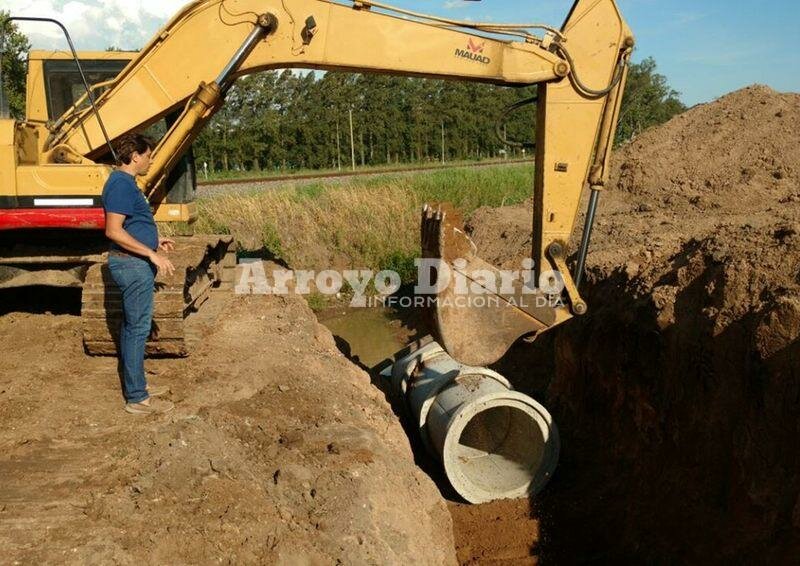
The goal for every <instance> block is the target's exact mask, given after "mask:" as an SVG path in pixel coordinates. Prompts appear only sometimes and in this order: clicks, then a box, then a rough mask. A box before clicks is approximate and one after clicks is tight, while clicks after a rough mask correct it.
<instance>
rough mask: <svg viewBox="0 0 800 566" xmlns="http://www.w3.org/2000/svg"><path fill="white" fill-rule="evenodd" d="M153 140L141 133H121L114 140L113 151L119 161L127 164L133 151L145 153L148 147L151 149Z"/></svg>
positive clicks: (153, 143) (153, 144)
mask: <svg viewBox="0 0 800 566" xmlns="http://www.w3.org/2000/svg"><path fill="white" fill-rule="evenodd" d="M155 146H156V144H155V142H154V141H153V140H152V139H151V138H148V137H147V136H143V135H142V134H133V133H131V134H123V135H122V136H120V137H119V138H117V140H116V141H115V142H114V151H116V152H117V157H118V158H119V160H120V162H122V163H124V164H125V165H128V164H129V163H130V162H131V157H132V156H133V153H134V152H136V153H140V154H141V153H145V152H146V151H147V150H148V149H153V148H154V147H155Z"/></svg>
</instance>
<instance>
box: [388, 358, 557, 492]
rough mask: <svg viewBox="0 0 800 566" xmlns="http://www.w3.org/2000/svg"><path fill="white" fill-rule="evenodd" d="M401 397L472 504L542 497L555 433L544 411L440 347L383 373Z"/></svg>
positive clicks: (554, 449)
mask: <svg viewBox="0 0 800 566" xmlns="http://www.w3.org/2000/svg"><path fill="white" fill-rule="evenodd" d="M384 376H385V377H387V378H388V377H391V387H392V389H393V391H394V393H395V394H398V395H402V396H403V397H404V398H405V401H406V406H407V408H408V410H409V411H410V413H411V414H412V416H413V421H414V423H415V424H416V426H417V427H418V429H419V434H420V436H421V437H422V440H423V442H424V443H425V445H426V447H427V448H428V450H429V451H430V452H431V453H432V454H433V455H434V456H435V457H436V458H438V459H439V460H440V461H441V462H442V464H443V466H444V470H445V473H446V474H447V477H448V479H449V480H450V483H451V485H452V486H453V488H454V489H455V490H456V491H457V492H458V493H459V495H461V496H462V497H463V498H464V499H466V500H467V501H469V502H470V503H483V502H486V501H492V500H495V499H507V498H516V497H523V496H526V495H529V494H532V493H537V492H539V491H540V490H541V489H542V488H543V487H544V486H545V484H546V483H547V481H548V480H549V479H550V476H551V475H552V473H553V470H554V469H555V467H556V463H557V462H558V451H559V439H558V429H557V428H556V425H555V423H554V422H553V419H552V417H551V416H550V414H549V413H548V412H547V410H546V409H545V408H544V407H542V406H541V405H540V404H539V403H537V402H536V401H534V400H533V399H531V398H530V397H528V396H527V395H523V394H522V393H519V392H517V391H513V388H512V387H511V384H510V383H509V382H508V380H506V379H505V378H504V377H503V376H501V375H500V374H498V373H497V372H495V371H492V370H490V369H488V368H481V367H470V366H465V365H463V364H460V363H458V362H457V361H455V360H454V359H453V358H451V357H450V356H449V355H447V353H446V352H445V351H444V350H443V349H442V347H441V346H439V344H436V343H435V342H434V343H430V344H428V345H426V346H424V347H422V348H420V349H419V350H417V351H416V352H413V353H412V354H409V355H407V356H405V357H404V358H402V359H400V360H399V361H397V362H395V364H394V365H393V366H392V367H391V368H390V369H388V370H386V372H385V373H384Z"/></svg>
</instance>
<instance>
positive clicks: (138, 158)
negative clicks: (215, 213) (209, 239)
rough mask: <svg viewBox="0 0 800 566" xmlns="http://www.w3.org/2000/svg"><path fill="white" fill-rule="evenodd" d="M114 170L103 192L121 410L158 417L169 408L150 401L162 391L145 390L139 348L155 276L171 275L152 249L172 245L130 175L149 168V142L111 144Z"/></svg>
mask: <svg viewBox="0 0 800 566" xmlns="http://www.w3.org/2000/svg"><path fill="white" fill-rule="evenodd" d="M114 146H115V147H114V149H115V151H116V152H117V156H118V158H119V160H120V165H119V166H118V167H117V169H116V170H114V171H113V172H112V173H111V175H110V176H109V178H108V181H106V184H105V186H104V187H103V197H102V198H103V208H104V209H105V214H106V236H107V237H108V239H110V240H111V248H110V250H109V253H108V267H109V269H110V271H111V276H112V278H113V279H114V281H115V282H116V283H117V286H118V287H119V288H120V291H121V292H122V310H123V314H124V320H123V323H122V329H121V332H120V339H119V356H120V366H121V368H122V377H123V380H122V381H123V393H124V395H125V402H126V404H125V410H126V411H127V412H129V413H133V414H152V413H163V412H166V411H169V410H171V409H172V408H173V407H174V405H173V404H172V403H170V402H169V401H164V400H161V399H156V398H155V397H156V396H157V395H163V394H164V393H166V391H167V390H166V388H156V387H150V388H148V386H147V380H146V379H145V375H144V348H145V343H146V342H147V338H148V336H149V335H150V326H151V325H152V321H153V295H154V293H155V275H156V272H157V271H164V272H166V273H167V274H170V275H171V274H172V273H173V272H174V270H175V268H174V267H173V265H172V262H170V261H169V259H167V258H166V257H165V256H163V255H160V254H159V253H158V251H157V250H159V249H160V250H162V251H171V250H172V248H173V244H174V242H173V241H172V240H170V239H169V238H160V237H159V236H158V228H157V227H156V223H155V220H154V219H153V213H152V211H151V210H150V204H149V203H148V202H147V199H146V198H145V197H144V194H143V193H142V192H141V191H140V190H139V187H138V186H137V185H136V176H137V175H144V174H145V173H147V171H148V169H150V152H151V151H152V149H153V142H152V140H150V139H149V138H147V137H145V136H142V135H140V134H125V135H123V136H122V137H121V138H119V139H118V140H117V141H116V143H115V144H114Z"/></svg>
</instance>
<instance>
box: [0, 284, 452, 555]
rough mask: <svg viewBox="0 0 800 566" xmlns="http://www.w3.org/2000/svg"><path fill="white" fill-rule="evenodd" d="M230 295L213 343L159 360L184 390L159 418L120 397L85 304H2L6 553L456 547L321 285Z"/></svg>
mask: <svg viewBox="0 0 800 566" xmlns="http://www.w3.org/2000/svg"><path fill="white" fill-rule="evenodd" d="M40 300H41V301H46V297H40ZM221 300H222V299H220V298H219V297H218V296H216V295H215V299H214V300H212V301H210V302H211V303H213V305H211V306H204V309H203V311H201V313H204V316H207V317H208V318H209V324H208V326H207V328H205V329H204V330H203V332H204V333H205V342H204V343H205V345H206V347H205V348H204V349H203V350H202V351H200V352H198V353H196V354H194V355H193V356H192V357H191V358H187V359H181V360H163V359H162V360H148V362H147V364H146V365H147V368H148V369H149V371H150V373H151V375H150V376H149V377H150V379H151V381H153V382H154V383H156V384H159V385H169V386H170V388H171V389H172V394H171V397H172V399H173V400H174V401H176V404H177V407H176V409H175V411H173V412H172V413H170V414H168V415H164V416H162V417H154V418H148V417H140V418H137V417H132V416H130V415H127V414H126V413H125V412H124V411H123V410H122V408H123V402H122V399H121V396H120V393H119V383H118V378H117V372H116V360H115V359H114V358H92V357H87V356H86V355H85V354H84V353H83V351H82V349H81V346H80V344H81V341H80V334H81V332H80V319H79V317H78V316H74V315H60V316H53V315H47V314H36V315H33V314H26V313H25V314H23V313H10V314H6V315H4V316H0V340H2V342H3V343H4V344H13V345H14V346H13V347H14V354H15V355H13V356H3V357H2V358H0V422H2V424H3V426H2V427H0V430H1V431H2V433H1V434H0V451H2V453H3V458H2V459H0V477H2V485H0V546H2V548H3V551H4V555H5V557H6V561H7V562H8V563H12V562H15V563H52V562H59V563H63V562H68V563H111V562H114V563H121V564H133V563H141V562H142V561H143V560H144V561H147V562H154V563H165V564H182V563H207V562H211V561H219V562H223V561H225V562H233V563H253V564H255V563H262V564H263V563H270V564H301V563H302V564H322V563H326V564H327V563H359V564H361V563H409V562H414V561H419V560H422V561H424V562H426V563H437V564H450V563H454V562H455V556H454V542H453V535H452V524H451V521H450V517H449V514H448V511H447V507H446V506H445V503H444V501H443V500H442V499H441V497H440V495H439V493H438V492H437V490H436V488H435V486H434V484H433V483H432V482H431V481H430V479H429V478H428V477H427V476H425V475H424V474H423V473H422V472H421V471H419V469H417V467H416V466H415V465H414V458H413V455H412V454H411V450H410V448H409V446H408V440H407V438H406V436H405V434H404V432H403V430H402V428H401V427H400V424H399V422H398V420H397V417H396V416H395V415H394V414H393V413H392V412H391V410H390V409H389V407H388V404H387V403H386V402H385V401H384V398H383V396H382V395H381V394H380V393H379V392H378V391H377V390H376V389H375V388H374V387H373V386H372V385H371V384H370V381H369V376H367V374H365V373H364V372H362V371H361V370H359V369H358V368H357V367H356V366H354V365H353V364H352V363H350V362H349V361H348V360H347V359H345V358H344V357H343V356H342V355H341V354H340V353H339V351H338V350H337V348H336V346H335V344H334V342H333V338H332V337H331V335H330V333H329V332H328V331H327V330H326V329H325V328H324V327H322V326H321V325H319V324H318V323H317V321H316V319H315V317H314V315H313V313H312V312H311V311H310V310H309V309H308V307H307V306H306V304H305V302H304V301H303V300H302V299H300V298H297V297H277V296H240V297H234V296H233V295H231V296H230V297H226V298H225V300H224V301H223V302H222V303H220V302H219V301H221ZM213 308H216V310H209V309H213ZM42 352H46V353H47V355H46V356H42ZM398 501H403V502H404V504H403V505H397V502H398Z"/></svg>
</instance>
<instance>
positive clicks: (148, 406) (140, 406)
mask: <svg viewBox="0 0 800 566" xmlns="http://www.w3.org/2000/svg"><path fill="white" fill-rule="evenodd" d="M174 408H175V405H174V404H172V403H170V402H169V401H164V400H163V399H153V398H148V399H145V400H144V401H142V402H141V403H126V404H125V410H126V411H127V412H129V413H131V414H134V415H154V414H156V413H167V412H169V411H171V410H172V409H174Z"/></svg>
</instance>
